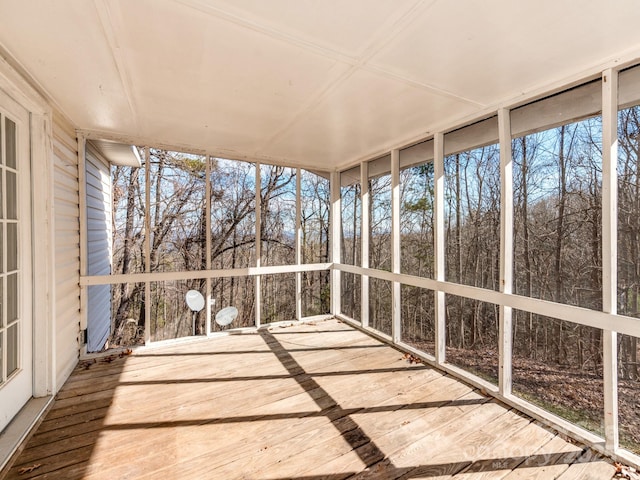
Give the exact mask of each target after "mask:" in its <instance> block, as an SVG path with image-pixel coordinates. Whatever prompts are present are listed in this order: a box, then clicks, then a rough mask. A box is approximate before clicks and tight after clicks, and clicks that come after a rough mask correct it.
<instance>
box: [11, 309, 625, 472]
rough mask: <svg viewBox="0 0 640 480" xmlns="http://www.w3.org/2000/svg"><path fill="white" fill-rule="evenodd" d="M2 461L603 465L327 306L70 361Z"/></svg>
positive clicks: (350, 468) (472, 468)
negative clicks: (288, 319) (35, 420)
mask: <svg viewBox="0 0 640 480" xmlns="http://www.w3.org/2000/svg"><path fill="white" fill-rule="evenodd" d="M29 467H34V468H33V469H32V470H31V471H25V470H24V469H28V468H29ZM5 473H6V478H7V479H27V478H32V479H37V478H40V479H45V478H60V479H95V480H98V479H120V478H122V479H124V478H135V479H149V480H150V479H173V478H180V479H203V478H211V479H225V480H226V479H234V478H238V479H256V480H258V479H263V480H275V479H300V480H314V479H327V480H338V479H343V478H359V479H365V478H371V479H394V480H395V479H417V478H420V479H439V480H445V479H451V480H463V479H464V480H481V479H505V480H507V479H508V480H514V479H524V478H527V479H550V478H558V479H560V480H574V479H589V480H591V479H593V480H595V479H599V478H602V479H609V478H611V476H612V475H613V473H614V467H613V466H612V464H611V462H610V461H608V460H605V459H602V458H601V457H600V456H598V455H597V454H596V453H594V452H593V451H591V450H589V449H586V448H585V447H583V446H579V445H575V444H573V443H571V442H568V441H566V440H565V439H564V438H563V437H562V436H560V435H558V434H556V433H554V432H553V431H551V430H549V429H548V428H546V427H544V426H542V425H540V424H538V423H537V422H535V421H532V420H531V419H530V418H528V417H526V416H524V415H522V414H520V413H518V412H516V411H514V410H512V409H510V408H508V407H506V406H504V405H502V404H500V403H499V402H497V401H495V400H493V399H491V398H487V397H486V396H485V395H483V394H482V393H481V392H479V391H477V390H475V389H473V388H472V387H470V386H468V385H467V384H465V383H462V382H460V381H458V380H456V379H454V378H452V377H451V376H449V375H446V374H444V373H442V372H440V371H438V370H435V369H433V368H430V367H426V366H425V365H422V364H409V363H407V361H406V359H405V358H404V357H403V355H402V353H400V352H398V351H397V350H394V349H393V348H391V347H389V346H387V345H384V344H382V343H380V342H378V341H377V340H375V339H373V338H371V337H368V336H367V335H365V334H363V333H361V332H359V331H356V330H354V329H352V328H351V327H349V326H347V325H345V324H343V323H340V322H339V321H337V320H328V321H324V322H317V323H313V324H304V325H294V326H291V327H287V328H282V327H275V326H274V327H270V328H269V329H263V330H260V331H259V332H255V333H243V334H238V335H229V336H225V337H219V338H215V339H210V340H202V341H198V342H191V343H182V344H174V345H164V346H158V347H153V348H145V349H139V350H136V351H135V352H123V353H121V354H115V355H113V356H110V357H108V358H107V359H104V358H103V359H95V360H89V361H82V362H80V364H79V365H78V367H77V368H76V370H75V371H74V373H73V374H72V376H71V377H70V378H69V380H68V381H67V383H66V384H65V386H64V387H63V388H62V390H61V391H60V392H59V394H58V396H57V399H56V403H55V404H54V405H53V407H52V408H51V410H50V411H49V413H48V415H47V417H46V418H45V419H44V421H43V422H42V423H41V425H40V427H39V428H38V430H37V432H36V433H35V434H34V435H33V436H32V438H31V439H30V441H29V442H28V444H27V445H26V447H25V449H24V450H23V451H22V453H21V455H20V456H19V457H18V458H17V460H16V462H15V463H14V465H13V466H12V468H11V469H10V470H9V471H8V472H5Z"/></svg>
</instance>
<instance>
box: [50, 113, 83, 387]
mask: <svg viewBox="0 0 640 480" xmlns="http://www.w3.org/2000/svg"><path fill="white" fill-rule="evenodd" d="M77 149H78V144H77V140H76V133H75V130H74V129H73V127H72V126H71V125H70V124H69V123H68V122H66V121H65V120H64V119H63V118H62V117H61V116H60V115H58V114H56V113H55V112H54V115H53V155H54V218H55V256H56V258H55V282H56V307H55V320H54V321H55V331H56V332H55V351H54V352H55V353H54V358H55V369H56V382H55V383H56V384H55V385H54V387H55V389H56V391H57V390H59V389H60V388H61V387H62V385H63V384H64V382H65V381H66V380H67V378H68V377H69V374H70V373H71V371H72V370H73V368H74V367H75V365H76V364H77V362H78V356H79V352H80V345H79V337H78V334H79V332H80V287H79V284H80V207H79V203H80V202H79V187H78V150H77Z"/></svg>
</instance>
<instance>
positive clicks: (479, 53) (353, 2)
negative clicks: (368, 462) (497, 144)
mask: <svg viewBox="0 0 640 480" xmlns="http://www.w3.org/2000/svg"><path fill="white" fill-rule="evenodd" d="M0 19H1V20H0V25H1V26H0V46H2V48H3V49H4V50H5V51H6V52H7V53H8V54H9V55H10V56H12V57H13V59H14V61H16V62H18V63H19V64H20V65H21V66H22V68H23V69H24V70H26V71H27V72H29V74H30V75H31V76H32V77H33V79H34V80H35V82H37V84H38V85H39V87H40V88H41V89H42V90H43V91H44V92H46V94H47V95H48V96H49V97H50V98H51V99H52V100H53V101H54V102H55V104H56V106H57V108H59V109H60V110H61V111H62V112H63V113H64V114H65V115H66V116H67V117H68V118H69V119H71V121H72V122H73V123H74V124H75V126H76V127H77V128H79V129H82V130H85V131H88V132H94V133H97V134H101V135H104V136H105V137H106V138H123V139H124V138H126V139H132V140H135V141H137V142H139V143H150V144H155V145H173V146H175V147H176V148H180V147H183V148H188V149H190V150H205V151H207V152H209V153H212V154H217V155H225V156H228V157H230V158H254V159H262V160H269V159H272V160H277V161H279V162H287V163H292V164H295V165H300V166H308V167H313V168H325V169H329V168H334V167H336V166H343V165H347V164H349V163H352V162H354V161H356V160H359V159H362V158H365V157H367V156H369V155H374V154H377V153H379V152H381V151H383V150H384V149H386V148H389V147H390V146H394V145H398V144H399V143H401V142H403V141H409V140H411V139H415V138H417V137H419V136H421V135H426V134H427V133H428V132H430V131H433V129H435V128H442V127H443V126H446V125H453V124H454V123H455V122H457V121H459V120H460V119H463V118H469V117H471V116H473V115H475V114H478V115H480V114H482V113H483V112H486V111H487V108H490V107H492V106H495V105H499V104H501V103H502V102H505V101H508V100H510V99H514V98H516V97H518V96H519V95H526V94H527V93H528V92H532V91H534V90H537V89H539V88H541V87H542V86H545V85H552V84H554V83H556V82H559V81H561V80H562V79H565V78H570V77H571V76H574V75H576V74H579V73H580V72H583V71H589V70H590V69H593V68H594V67H596V66H598V65H602V64H604V63H606V62H611V61H613V60H615V59H616V58H623V57H625V56H627V57H628V56H629V55H630V54H632V55H635V54H636V52H639V53H638V55H640V28H639V27H638V25H639V24H640V2H639V1H638V0H607V1H603V0H563V1H558V0H536V1H529V2H527V1H523V0H482V1H479V0H455V1H452V0H93V1H90V0H55V1H42V0H19V1H18V0H0Z"/></svg>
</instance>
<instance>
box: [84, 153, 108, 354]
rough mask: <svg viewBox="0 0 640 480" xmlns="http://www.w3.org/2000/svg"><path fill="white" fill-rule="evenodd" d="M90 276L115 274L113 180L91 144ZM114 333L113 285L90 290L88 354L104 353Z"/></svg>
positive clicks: (88, 187)
mask: <svg viewBox="0 0 640 480" xmlns="http://www.w3.org/2000/svg"><path fill="white" fill-rule="evenodd" d="M85 159H86V163H85V166H86V169H85V171H86V176H85V178H86V200H87V201H86V208H87V274H88V275H109V274H111V229H112V226H111V225H112V223H111V176H110V169H109V164H108V163H107V162H106V160H105V159H104V158H103V157H102V156H101V155H100V154H98V153H97V152H96V151H95V150H94V148H93V147H92V146H91V144H90V143H88V144H87V149H86V155H85ZM110 330H111V285H95V286H92V287H89V288H88V289H87V351H89V352H96V351H99V350H101V349H102V348H103V347H104V345H105V342H106V341H107V337H108V336H109V332H110Z"/></svg>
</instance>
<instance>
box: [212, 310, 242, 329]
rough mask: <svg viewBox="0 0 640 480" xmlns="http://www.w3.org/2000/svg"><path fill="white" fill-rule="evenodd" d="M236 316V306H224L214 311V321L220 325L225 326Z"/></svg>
mask: <svg viewBox="0 0 640 480" xmlns="http://www.w3.org/2000/svg"><path fill="white" fill-rule="evenodd" d="M237 316H238V309H237V308H236V307H225V308H223V309H222V310H220V311H219V312H218V313H216V323H217V324H218V325H220V326H221V327H226V326H227V325H229V324H230V323H231V322H233V321H234V320H235V319H236V317H237Z"/></svg>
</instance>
